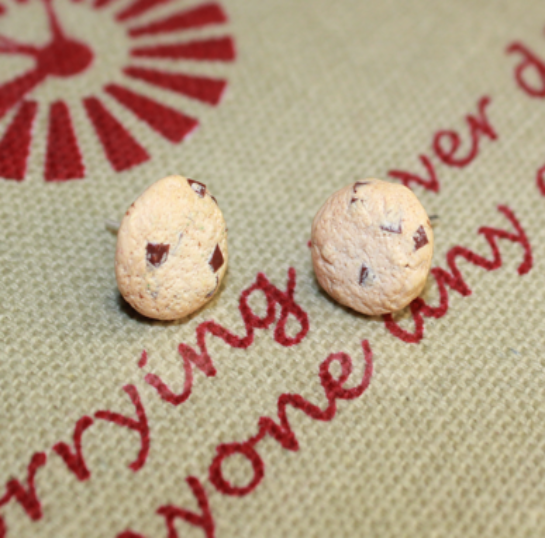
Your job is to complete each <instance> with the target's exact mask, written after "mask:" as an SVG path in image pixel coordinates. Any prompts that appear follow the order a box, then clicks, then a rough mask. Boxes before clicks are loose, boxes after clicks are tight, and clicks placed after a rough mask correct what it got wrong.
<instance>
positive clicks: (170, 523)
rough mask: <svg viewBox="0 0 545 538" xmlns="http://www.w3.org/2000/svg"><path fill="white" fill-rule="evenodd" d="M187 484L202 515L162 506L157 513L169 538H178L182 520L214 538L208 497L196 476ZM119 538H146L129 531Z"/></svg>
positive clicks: (175, 507)
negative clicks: (162, 518)
mask: <svg viewBox="0 0 545 538" xmlns="http://www.w3.org/2000/svg"><path fill="white" fill-rule="evenodd" d="M186 482H187V483H188V484H189V487H190V488H191V491H192V492H193V495H194V496H195V499H197V503H198V504H199V509H200V511H201V513H200V514H197V513H195V512H191V511H190V510H186V509H185V508H179V507H178V506H172V505H165V506H161V507H160V508H159V509H158V510H157V513H158V514H159V515H161V516H163V517H164V518H165V523H166V526H167V531H168V534H167V538H178V537H179V535H178V531H177V530H176V528H175V526H174V524H175V523H176V520H177V519H181V520H183V521H185V522H186V523H189V524H190V525H193V526H194V527H200V528H201V529H202V530H203V531H204V535H205V536H206V538H214V529H215V525H214V519H213V518H212V512H211V510H210V504H209V502H208V496H207V495H206V491H205V490H204V488H203V486H202V484H201V482H200V481H199V479H198V478H196V477H194V476H188V477H187V478H186ZM117 538H145V537H144V536H143V535H142V534H138V533H136V532H133V531H131V530H127V531H124V532H122V533H121V534H118V535H117Z"/></svg>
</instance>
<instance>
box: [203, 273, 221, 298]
mask: <svg viewBox="0 0 545 538" xmlns="http://www.w3.org/2000/svg"><path fill="white" fill-rule="evenodd" d="M219 285H220V280H219V278H218V275H216V285H215V286H214V289H213V290H211V291H209V292H208V293H207V294H206V298H207V299H210V297H212V295H214V293H215V292H216V290H217V289H218V286H219Z"/></svg>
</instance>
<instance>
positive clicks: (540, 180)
mask: <svg viewBox="0 0 545 538" xmlns="http://www.w3.org/2000/svg"><path fill="white" fill-rule="evenodd" d="M536 185H537V188H538V189H539V192H540V193H541V194H542V196H545V165H544V166H542V167H541V168H540V169H539V170H538V171H537V176H536Z"/></svg>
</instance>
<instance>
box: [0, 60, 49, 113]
mask: <svg viewBox="0 0 545 538" xmlns="http://www.w3.org/2000/svg"><path fill="white" fill-rule="evenodd" d="M46 76H47V73H45V72H43V70H41V69H32V70H31V71H27V72H26V73H24V74H23V75H21V76H19V77H17V78H15V79H13V80H10V81H9V82H5V83H4V84H2V85H1V86H0V118H3V117H4V115H5V114H6V112H7V111H8V110H9V109H10V108H12V107H13V106H14V105H16V104H17V103H18V102H19V101H20V100H21V99H22V98H23V97H24V96H25V95H26V94H27V93H28V92H29V91H31V90H32V89H33V88H35V87H36V86H37V85H38V84H39V83H40V82H42V80H44V79H45V78H46Z"/></svg>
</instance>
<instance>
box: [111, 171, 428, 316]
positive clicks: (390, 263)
mask: <svg viewBox="0 0 545 538" xmlns="http://www.w3.org/2000/svg"><path fill="white" fill-rule="evenodd" d="M311 252H312V261H313V265H314V271H315V274H316V277H317V279H318V282H319V283H320V285H321V286H322V287H323V289H324V290H325V291H326V292H327V293H328V294H329V295H330V296H331V297H333V299H335V300H336V301H338V302H339V303H341V304H343V305H345V306H348V307H350V308H352V309H354V310H356V311H358V312H362V313H364V314H368V315H380V314H385V313H389V312H394V311H396V310H400V309H402V308H404V307H405V306H407V305H408V304H409V303H410V302H411V301H412V300H413V299H414V298H415V297H417V296H418V295H419V294H420V293H421V292H422V290H423V288H424V286H425V283H426V279H427V276H428V274H429V270H430V266H431V260H432V255H433V230H432V226H431V222H430V219H429V218H428V215H427V214H426V211H425V210H424V208H423V207H422V204H421V203H420V202H419V200H418V199H417V198H416V196H415V195H414V194H413V192H412V191H411V190H409V189H408V188H406V187H404V186H402V185H399V184H394V183H389V182H386V181H381V180H379V179H365V180H362V181H357V182H356V183H352V184H350V185H347V186H346V187H344V188H342V189H340V190H339V191H337V192H335V193H333V194H332V195H331V196H330V197H329V198H328V199H327V200H326V201H325V203H324V204H323V206H322V207H321V208H320V209H319V210H318V212H317V213H316V216H315V217H314V221H313V223H312V229H311ZM227 264H228V250H227V227H226V224H225V220H224V218H223V214H222V212H221V209H220V207H219V205H218V202H217V200H216V199H215V198H214V197H213V196H212V195H211V194H210V191H209V190H208V188H207V187H206V185H204V184H203V183H200V182H198V181H195V180H192V179H188V178H185V177H182V176H168V177H165V178H163V179H160V180H159V181H157V182H155V183H153V184H152V185H151V186H150V187H149V188H147V189H146V190H145V191H144V192H143V193H142V194H141V195H140V196H139V197H138V198H137V199H136V200H135V202H134V203H133V204H132V205H131V206H130V207H129V209H128V210H127V212H126V213H125V216H124V217H123V219H122V221H121V224H120V225H119V228H118V230H117V248H116V255H115V272H116V279H117V284H118V287H119V291H120V292H121V294H122V296H123V297H124V299H125V300H126V301H127V302H128V303H129V304H130V305H131V306H132V307H133V308H134V309H135V310H137V311H138V312H140V313H141V314H142V315H144V316H146V317H149V318H154V319H159V320H175V319H181V318H184V317H186V316H187V315H189V314H191V313H192V312H194V311H196V310H198V309H199V308H201V307H202V306H203V305H204V304H206V302H208V301H209V300H210V299H211V298H212V297H213V296H214V295H215V294H216V293H217V291H218V289H219V287H220V284H221V282H222V280H223V277H224V276H225V273H226V270H227Z"/></svg>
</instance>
